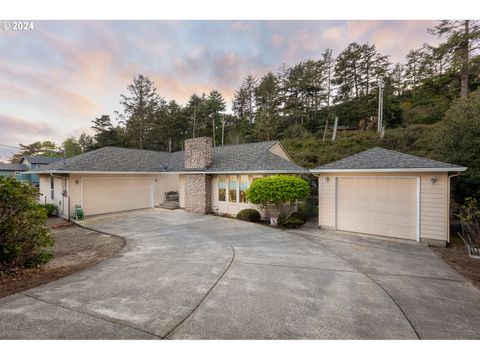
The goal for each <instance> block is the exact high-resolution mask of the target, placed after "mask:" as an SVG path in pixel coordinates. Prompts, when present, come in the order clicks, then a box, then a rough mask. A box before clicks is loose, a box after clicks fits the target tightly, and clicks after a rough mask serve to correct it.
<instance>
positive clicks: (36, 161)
mask: <svg viewBox="0 0 480 360" xmlns="http://www.w3.org/2000/svg"><path fill="white" fill-rule="evenodd" d="M57 160H58V158H51V157H46V156H24V157H22V158H21V159H20V161H19V162H18V164H3V163H0V176H10V177H14V178H16V179H17V180H20V181H26V182H30V183H31V184H32V185H35V186H38V185H39V178H38V175H36V174H26V173H25V172H26V171H28V170H32V169H37V168H39V167H40V166H43V165H47V164H50V163H52V162H54V161H57Z"/></svg>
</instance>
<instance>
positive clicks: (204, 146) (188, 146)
mask: <svg viewBox="0 0 480 360" xmlns="http://www.w3.org/2000/svg"><path fill="white" fill-rule="evenodd" d="M212 145H213V142H212V139H211V138H208V137H200V138H193V139H188V140H185V152H184V158H183V164H184V166H185V169H192V170H195V169H206V168H207V167H209V166H210V165H212Z"/></svg>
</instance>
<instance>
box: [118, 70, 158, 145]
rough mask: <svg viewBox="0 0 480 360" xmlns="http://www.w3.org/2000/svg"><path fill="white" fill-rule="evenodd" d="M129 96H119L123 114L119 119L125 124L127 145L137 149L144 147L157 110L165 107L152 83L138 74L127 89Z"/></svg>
mask: <svg viewBox="0 0 480 360" xmlns="http://www.w3.org/2000/svg"><path fill="white" fill-rule="evenodd" d="M127 89H128V91H129V93H130V94H129V95H128V96H127V95H120V98H121V100H120V104H121V105H122V106H123V112H122V113H121V114H120V118H121V119H122V120H123V122H124V123H125V131H126V137H127V138H126V141H127V144H128V145H130V146H133V147H137V148H139V149H143V148H144V146H145V140H146V138H147V136H148V133H149V132H150V130H151V129H152V126H153V124H154V122H155V119H156V116H158V114H159V109H160V108H162V107H164V106H165V100H163V99H162V98H161V97H160V96H159V95H158V94H157V89H156V88H155V86H154V84H153V82H152V81H151V80H150V79H149V78H148V77H146V76H144V75H142V74H139V75H137V76H135V77H134V79H133V82H132V83H131V84H130V85H128V87H127Z"/></svg>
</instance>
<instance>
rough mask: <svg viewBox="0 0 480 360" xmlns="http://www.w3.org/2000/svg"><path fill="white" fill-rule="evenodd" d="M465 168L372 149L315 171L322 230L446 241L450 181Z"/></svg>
mask: <svg viewBox="0 0 480 360" xmlns="http://www.w3.org/2000/svg"><path fill="white" fill-rule="evenodd" d="M465 170H466V168H465V167H461V166H458V165H452V164H447V163H444V162H440V161H435V160H430V159H426V158H422V157H417V156H413V155H407V154H403V153H400V152H396V151H391V150H386V149H382V148H373V149H370V150H367V151H363V152H361V153H358V154H355V155H352V156H348V157H346V158H344V159H341V160H338V161H335V162H332V163H329V164H326V165H323V166H320V167H317V168H316V169H314V170H312V173H313V174H315V175H317V176H318V180H319V187H318V189H319V190H318V191H319V194H318V195H319V206H318V207H319V218H318V221H319V222H318V224H319V226H320V227H321V228H325V229H334V230H344V231H351V232H357V233H366V234H373V235H380V236H388V237H394V238H402V239H408V240H416V241H422V242H425V243H427V244H437V245H445V244H446V242H448V241H449V234H450V231H449V230H450V229H449V214H450V210H449V204H450V178H451V177H453V176H457V175H459V173H460V172H462V171H465Z"/></svg>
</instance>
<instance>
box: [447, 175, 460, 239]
mask: <svg viewBox="0 0 480 360" xmlns="http://www.w3.org/2000/svg"><path fill="white" fill-rule="evenodd" d="M458 175H460V171H457V172H456V173H454V174H452V175H448V184H447V193H448V201H447V243H450V200H451V196H450V179H451V178H453V177H455V176H458Z"/></svg>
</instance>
